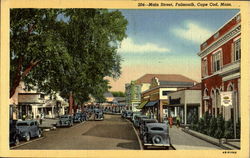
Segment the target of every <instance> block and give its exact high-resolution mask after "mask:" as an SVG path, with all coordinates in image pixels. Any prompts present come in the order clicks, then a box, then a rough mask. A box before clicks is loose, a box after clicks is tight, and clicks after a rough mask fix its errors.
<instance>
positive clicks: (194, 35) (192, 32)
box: [172, 21, 213, 44]
mask: <svg viewBox="0 0 250 158" xmlns="http://www.w3.org/2000/svg"><path fill="white" fill-rule="evenodd" d="M172 31H173V33H174V34H175V35H177V36H179V37H181V38H184V39H186V40H191V41H192V42H194V43H199V44H201V43H203V42H204V41H205V40H207V39H208V38H209V37H210V36H211V35H212V34H213V32H212V31H211V30H209V29H207V28H204V27H202V26H200V25H199V24H197V23H196V22H193V21H187V22H186V23H185V27H177V28H174V29H172Z"/></svg>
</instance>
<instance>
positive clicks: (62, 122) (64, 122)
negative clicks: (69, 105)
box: [56, 115, 73, 127]
mask: <svg viewBox="0 0 250 158" xmlns="http://www.w3.org/2000/svg"><path fill="white" fill-rule="evenodd" d="M56 126H57V127H63V126H68V127H70V126H73V117H72V116H71V115H62V116H60V117H59V121H58V122H57V123H56Z"/></svg>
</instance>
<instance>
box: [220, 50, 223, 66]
mask: <svg viewBox="0 0 250 158" xmlns="http://www.w3.org/2000/svg"><path fill="white" fill-rule="evenodd" d="M222 67H223V52H222V51H221V52H220V70H221V69H222Z"/></svg>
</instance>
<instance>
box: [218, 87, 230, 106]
mask: <svg viewBox="0 0 250 158" xmlns="http://www.w3.org/2000/svg"><path fill="white" fill-rule="evenodd" d="M220 96H221V105H222V106H231V105H233V92H231V91H228V92H221V93H220Z"/></svg>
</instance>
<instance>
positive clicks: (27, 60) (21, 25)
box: [9, 9, 69, 97]
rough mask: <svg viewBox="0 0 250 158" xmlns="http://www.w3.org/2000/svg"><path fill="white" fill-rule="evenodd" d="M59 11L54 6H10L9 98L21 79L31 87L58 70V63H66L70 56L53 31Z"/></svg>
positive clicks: (54, 30)
mask: <svg viewBox="0 0 250 158" xmlns="http://www.w3.org/2000/svg"><path fill="white" fill-rule="evenodd" d="M58 14H59V10H57V9H11V11H10V95H9V96H10V97H12V96H13V94H14V93H15V89H16V87H17V86H18V85H19V83H20V81H22V80H23V81H25V83H26V86H28V87H29V88H31V86H30V85H36V80H39V81H45V80H46V79H48V78H50V77H52V76H53V74H55V73H56V72H58V68H59V67H58V65H60V64H66V65H67V61H68V57H69V56H68V54H67V52H66V49H65V47H64V43H63V41H62V40H61V39H60V36H59V34H58V32H57V31H56V28H57V24H58V21H57V20H56V18H57V16H58ZM34 70H35V71H34ZM48 70H49V71H48ZM31 72H33V73H32V74H31Z"/></svg>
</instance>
